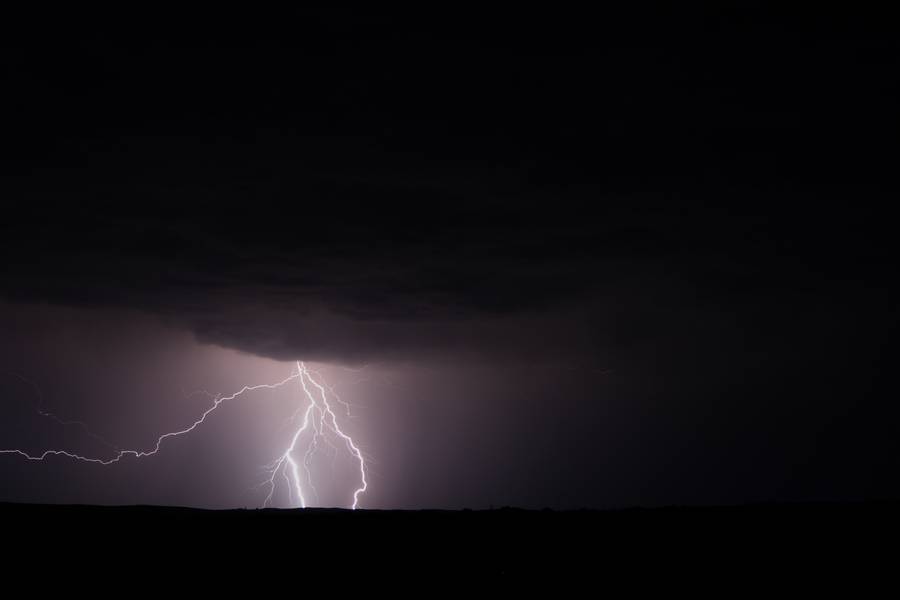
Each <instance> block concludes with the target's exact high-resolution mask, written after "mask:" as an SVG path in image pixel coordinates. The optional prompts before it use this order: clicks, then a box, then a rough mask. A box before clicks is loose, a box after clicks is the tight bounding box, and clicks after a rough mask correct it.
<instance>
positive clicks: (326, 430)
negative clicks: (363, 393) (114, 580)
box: [0, 361, 368, 509]
mask: <svg viewBox="0 0 900 600" xmlns="http://www.w3.org/2000/svg"><path fill="white" fill-rule="evenodd" d="M296 366H297V371H296V372H294V373H291V375H290V376H289V377H287V378H285V379H283V380H281V381H279V382H277V383H264V384H259V385H252V386H244V387H243V388H241V389H240V390H239V391H237V392H235V393H233V394H231V395H229V396H212V395H211V394H206V395H208V396H209V397H210V399H211V400H212V405H211V406H210V407H209V408H207V409H206V410H205V411H204V412H203V413H202V414H201V415H200V417H199V418H197V420H195V421H194V422H193V423H191V425H190V426H188V427H185V428H184V429H180V430H177V431H170V432H168V433H164V434H162V435H160V436H159V437H158V438H157V439H156V443H155V444H154V445H153V446H152V447H151V448H149V449H145V450H127V449H126V450H122V449H116V448H115V447H113V446H112V445H110V444H107V445H108V446H110V447H111V448H113V449H114V450H115V454H114V455H113V456H112V457H110V458H96V457H90V456H84V455H81V454H78V453H76V452H71V451H68V450H45V451H43V452H41V453H39V454H32V453H30V452H26V451H25V450H21V449H15V448H13V449H4V450H0V454H12V455H18V456H20V457H22V458H25V459H27V460H30V461H43V460H46V459H47V458H49V457H51V456H62V457H66V458H70V459H74V460H78V461H82V462H87V463H95V464H99V465H111V464H113V463H117V462H119V461H121V460H122V459H124V458H126V457H133V458H144V457H147V456H153V455H154V454H156V453H158V452H159V451H160V448H161V447H162V443H163V441H165V440H167V439H168V438H174V437H178V436H182V435H185V434H188V433H190V432H192V431H194V430H195V429H196V428H197V427H199V426H200V425H201V424H202V423H203V422H204V421H206V418H207V417H208V416H209V415H210V414H212V413H213V412H214V411H215V410H216V409H217V408H219V406H221V405H222V403H224V402H226V401H229V400H234V399H235V398H237V397H239V396H241V395H243V394H246V393H247V392H253V391H256V390H263V389H268V390H274V389H277V388H280V387H282V386H284V385H286V384H288V383H290V382H291V381H294V380H299V383H300V388H301V389H302V391H303V395H304V398H305V399H306V401H307V402H308V404H307V405H306V407H305V409H298V410H297V412H296V413H295V415H294V416H295V417H296V416H297V415H298V414H299V413H300V412H301V411H302V412H303V422H302V423H301V425H300V426H299V427H298V428H297V429H296V430H295V431H294V433H293V436H292V437H291V443H290V444H289V445H288V447H287V448H286V449H285V451H284V452H283V453H282V454H281V456H279V457H278V458H277V459H276V460H275V461H274V462H273V463H271V464H270V465H268V467H267V468H268V471H269V474H270V477H269V479H268V480H267V481H266V483H267V484H269V493H268V495H267V496H266V498H265V501H264V502H263V506H264V507H265V506H269V505H270V504H271V502H272V499H273V496H274V494H275V491H276V488H277V482H276V478H278V477H279V476H280V477H281V478H282V479H283V480H284V481H285V483H286V485H287V494H288V500H289V502H291V503H293V502H294V500H295V499H296V501H297V502H298V505H299V506H300V507H301V508H305V507H306V506H307V498H308V497H309V495H310V492H311V493H312V495H313V496H316V497H317V496H318V493H317V492H316V488H315V485H314V484H313V481H312V475H311V472H310V468H309V466H310V460H311V459H312V457H313V456H314V455H315V453H316V452H317V450H318V449H319V447H320V444H323V443H324V444H327V445H328V446H329V447H331V448H335V446H334V444H333V443H332V442H331V441H330V440H329V439H328V436H329V435H330V436H332V437H334V438H336V439H339V440H341V441H342V442H343V443H344V445H345V446H346V448H347V451H348V453H349V454H350V455H351V457H352V458H353V459H355V460H356V461H357V462H358V464H359V477H360V484H359V487H357V488H356V490H354V492H353V503H352V505H351V508H353V509H356V508H358V506H359V497H360V495H361V494H363V493H364V492H365V491H366V490H367V489H368V482H367V479H366V461H365V458H364V457H363V454H362V452H361V451H360V449H359V447H358V446H357V445H356V443H355V442H354V441H353V439H352V438H351V437H350V436H349V435H347V434H346V433H345V432H344V431H343V430H342V429H341V427H340V425H339V423H338V419H337V417H336V415H335V413H334V411H333V410H332V408H331V404H330V403H329V401H328V393H327V392H326V388H327V386H326V385H324V384H321V383H319V382H318V381H316V380H315V379H314V378H313V373H312V372H311V371H310V370H309V369H308V368H307V367H306V365H305V364H304V363H303V362H302V361H297V363H296ZM19 378H20V379H23V381H26V382H27V383H29V384H31V382H29V381H27V380H25V379H24V378H22V377H19ZM31 385H32V386H33V385H34V384H31ZM327 389H328V390H330V391H331V388H327ZM35 390H36V391H37V387H36V386H35ZM204 393H205V392H204ZM331 394H332V396H333V397H334V398H336V399H337V400H338V402H340V403H341V404H343V405H345V403H344V402H343V401H342V400H341V399H340V398H339V397H338V396H337V395H336V394H334V392H333V391H331ZM345 406H346V405H345ZM38 412H39V414H41V415H42V416H48V417H51V418H53V419H54V420H56V421H57V422H59V423H61V424H70V423H73V424H79V425H81V426H82V427H83V428H84V429H85V430H86V431H88V432H89V433H91V435H92V437H95V438H96V437H97V436H95V435H94V434H93V433H92V432H90V430H89V429H87V426H86V425H84V424H83V423H81V422H80V421H78V422H74V421H73V422H65V421H62V420H60V419H58V418H57V417H55V416H54V415H52V414H51V413H47V412H46V411H44V410H43V409H42V408H39V409H38ZM348 412H349V410H348ZM306 437H308V438H309V439H308V443H307V445H306V448H305V451H304V454H303V456H302V458H300V457H298V456H297V455H296V453H297V451H298V446H299V445H300V442H301V440H302V439H303V438H306ZM101 441H102V440H101ZM335 449H336V448H335ZM301 471H302V475H301Z"/></svg>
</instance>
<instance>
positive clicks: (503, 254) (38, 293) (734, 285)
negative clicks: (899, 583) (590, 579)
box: [0, 3, 900, 508]
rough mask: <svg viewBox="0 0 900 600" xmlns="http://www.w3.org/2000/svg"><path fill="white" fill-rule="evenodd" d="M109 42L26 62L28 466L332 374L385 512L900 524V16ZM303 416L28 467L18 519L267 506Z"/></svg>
mask: <svg viewBox="0 0 900 600" xmlns="http://www.w3.org/2000/svg"><path fill="white" fill-rule="evenodd" d="M64 17H65V16H64ZM70 17H71V19H70V20H69V24H68V26H66V25H65V23H66V19H65V18H63V19H60V21H61V23H62V24H63V27H61V28H60V29H59V30H56V29H54V28H50V27H41V28H37V29H36V30H35V31H32V30H31V29H30V28H26V27H24V26H23V27H22V28H21V29H19V28H17V27H12V29H18V31H14V32H11V33H10V35H4V37H3V41H2V44H3V48H2V52H0V73H2V75H0V77H2V80H0V81H2V84H0V90H2V93H0V111H2V118H3V130H2V135H0V198H2V200H0V202H2V205H0V206H2V213H0V215H2V216H0V249H2V254H3V257H4V259H3V261H2V263H0V369H2V370H3V373H2V375H0V449H7V448H22V449H26V450H27V451H28V452H31V453H38V454H39V453H41V452H42V451H44V450H46V449H52V448H63V449H69V450H72V451H77V452H79V453H83V454H90V455H92V456H107V455H108V454H109V452H110V449H109V448H108V447H105V446H104V445H103V444H101V443H99V442H98V441H97V440H96V439H95V438H93V437H91V436H90V435H87V432H86V431H85V430H84V428H83V427H82V426H80V425H73V424H69V425H65V424H61V423H59V422H58V421H57V420H54V419H52V418H49V417H47V416H45V415H41V414H40V413H41V412H52V414H54V415H56V416H57V417H58V419H59V420H63V421H74V420H77V421H83V422H84V423H86V424H87V425H88V426H89V427H90V429H91V431H92V432H94V433H96V434H97V435H99V436H101V437H103V438H104V439H105V440H108V441H109V442H110V443H111V444H112V445H114V446H117V447H120V448H126V447H127V448H144V447H146V446H148V445H150V446H152V444H153V443H154V440H155V439H156V437H157V436H158V435H160V434H162V433H163V432H165V431H169V430H172V429H178V428H180V427H183V426H184V425H185V424H189V423H190V422H192V421H193V420H194V419H195V418H196V417H197V415H198V414H199V413H200V412H202V411H203V410H204V409H205V407H206V406H207V405H208V403H209V399H208V398H206V397H202V396H196V395H194V396H191V395H190V392H191V391H193V390H197V389H204V390H208V391H210V392H211V393H222V394H228V393H233V392H235V391H237V390H238V389H240V388H241V387H242V386H244V385H253V384H259V383H266V382H275V381H279V380H282V379H284V378H285V377H287V376H288V375H290V374H291V372H292V371H291V369H292V368H295V362H294V361H297V360H303V361H307V362H308V363H309V364H311V365H316V366H317V368H318V369H319V372H320V373H321V375H322V379H323V380H324V381H327V382H328V383H329V384H330V385H332V386H334V388H335V389H336V390H339V391H340V393H341V394H342V397H344V398H345V399H346V400H347V401H348V402H349V403H350V404H351V406H352V411H351V412H352V417H350V418H348V419H347V420H346V421H345V423H346V427H347V430H348V431H349V432H351V433H352V435H353V436H354V439H356V440H357V441H358V442H359V444H360V446H361V447H362V448H363V449H364V450H365V451H366V453H367V456H370V457H371V463H370V467H371V469H370V473H371V480H370V487H369V490H368V491H367V493H366V494H365V495H364V496H363V497H362V501H361V505H362V506H363V507H367V508H423V507H441V508H444V507H446V508H463V507H472V508H487V507H489V506H504V505H511V506H523V507H530V508H538V507H545V506H549V507H554V508H574V507H596V508H603V507H621V506H632V505H644V506H657V505H669V504H703V505H707V504H722V503H752V502H761V501H791V500H854V499H874V498H897V497H898V496H900V477H898V473H900V470H898V468H900V436H898V427H900V408H898V405H897V398H898V397H900V396H898V393H897V392H898V389H897V387H898V386H897V383H896V376H895V370H896V365H897V358H898V347H897V341H896V340H897V338H896V332H897V325H898V313H897V308H896V307H897V304H896V285H895V278H896V274H895V259H894V255H895V253H896V250H897V242H896V239H895V235H896V232H895V229H896V221H895V220H894V219H893V218H892V217H890V216H889V215H890V213H891V211H890V210H889V207H890V206H891V204H892V203H893V202H894V201H895V200H896V198H897V197H898V184H897V177H896V166H897V165H898V164H900V152H898V145H897V140H898V139H900V138H898V133H900V131H898V115H900V111H898V99H900V98H898V96H900V93H898V92H900V47H898V46H900V44H898V38H897V36H896V32H894V31H892V30H891V28H890V27H889V26H888V21H886V20H884V19H881V18H879V16H878V15H874V14H870V15H848V14H837V13H835V14H828V13H826V12H825V11H824V10H822V11H820V12H818V13H815V14H813V13H806V12H789V11H787V10H786V9H781V10H780V11H777V10H762V9H758V8H753V7H751V6H749V3H748V4H747V5H745V6H744V7H743V8H730V9H724V8H722V9H703V10H686V9H683V8H677V9H676V8H670V9H665V10H664V9H658V10H650V9H646V10H644V9H642V10H641V11H635V12H630V11H627V10H624V9H623V10H608V11H606V12H603V13H590V14H588V13H584V14H577V13H567V14H563V13H558V14H544V13H537V12H535V13H524V12H517V13H504V14H500V13H497V14H487V13H481V12H478V13H469V14H463V13H458V14H425V13H403V14H393V15H391V14H382V13H374V12H373V13H371V14H362V13H352V14H350V13H347V12H343V11H338V10H335V11H316V12H308V11H302V10H297V11H294V12H288V13H275V12H273V13H270V14H266V15H253V16H250V15H243V14H232V15H221V14H218V15H214V16H213V15H179V16H178V18H177V19H176V18H174V17H171V16H167V17H162V16H156V17H154V16H147V15H140V16H135V15H124V14H123V15H110V14H104V15H103V16H102V18H101V17H100V16H99V15H90V14H86V13H78V14H73V15H70ZM25 19H26V18H25V17H24V16H23V20H25ZM10 22H11V23H14V22H15V20H14V19H12V20H11V21H10ZM103 24H108V26H102V27H96V26H97V25H103ZM95 30H96V31H95ZM38 390H39V392H38ZM297 401H298V395H297V390H296V389H283V390H282V389H279V390H277V391H274V392H271V393H259V394H253V395H248V396H244V397H241V398H240V399H237V400H235V402H233V403H229V404H227V405H226V404H223V405H222V407H221V408H220V409H217V411H216V413H215V414H214V415H213V416H211V417H210V419H209V420H208V421H207V422H205V423H204V424H203V426H202V427H201V428H198V430H197V431H196V432H194V433H193V434H192V435H191V436H189V437H188V436H185V437H181V438H178V439H177V440H171V441H170V443H167V444H166V445H165V446H164V447H163V449H162V450H161V452H160V453H159V454H158V455H154V456H152V457H147V458H142V459H140V460H132V459H124V460H122V461H121V462H120V463H116V464H114V465H110V466H108V467H104V466H98V465H93V464H84V463H78V462H77V461H72V460H68V459H66V458H65V457H51V458H49V459H47V460H45V461H44V462H39V463H38V462H29V461H26V460H23V459H22V458H20V457H18V456H15V455H0V500H14V501H22V502H86V503H102V504H129V503H153V504H174V505H189V506H199V507H216V508H224V507H240V506H258V505H259V504H260V503H261V501H262V499H263V497H264V496H265V492H264V491H263V492H260V490H259V489H256V490H254V489H252V488H253V487H254V486H255V485H257V484H259V483H260V482H261V481H263V480H264V479H265V472H264V471H263V470H262V466H263V465H265V464H267V463H269V462H270V461H271V460H272V459H273V458H275V457H276V456H277V455H278V454H279V453H280V451H281V450H280V448H282V446H284V441H285V436H286V435H289V434H290V430H289V429H288V428H286V426H285V420H286V419H287V418H288V417H290V416H291V413H292V412H293V411H294V409H295V407H296V404H295V403H296V402H297ZM345 463H346V464H345ZM324 468H325V467H322V469H324ZM329 469H332V470H330V471H328V472H327V473H326V471H325V470H323V471H322V472H321V474H322V477H323V478H324V479H327V480H328V481H329V482H330V483H328V484H323V485H324V488H323V492H322V502H321V503H322V504H327V505H339V506H340V505H346V504H347V497H348V493H352V490H353V484H352V482H350V483H348V481H349V479H350V478H352V464H350V463H349V462H347V461H344V462H342V460H341V459H340V458H339V459H338V460H337V462H336V463H335V464H334V465H333V467H329ZM328 473H331V475H328ZM326 475H327V476H326ZM286 503H287V498H286V497H285V498H280V499H279V502H278V504H279V505H285V504H286Z"/></svg>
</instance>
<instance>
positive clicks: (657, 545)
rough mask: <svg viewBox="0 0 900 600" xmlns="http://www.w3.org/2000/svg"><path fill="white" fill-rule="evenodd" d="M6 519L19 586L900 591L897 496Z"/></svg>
mask: <svg viewBox="0 0 900 600" xmlns="http://www.w3.org/2000/svg"><path fill="white" fill-rule="evenodd" d="M0 515H2V516H0V523H2V528H3V538H4V546H5V548H6V550H7V551H8V555H7V556H6V557H5V559H4V567H5V568H4V570H5V571H6V573H7V577H9V575H15V574H22V575H25V574H26V573H27V574H28V575H27V577H28V578H29V581H34V580H33V579H31V578H32V577H33V575H32V574H31V569H28V570H26V569H25V567H30V568H34V567H38V571H37V572H39V573H42V574H44V575H45V576H42V577H40V578H39V581H40V583H41V585H42V586H45V585H47V584H49V585H62V586H66V587H68V586H70V585H77V586H78V588H79V590H81V591H88V590H93V591H96V592H98V593H99V592H100V591H102V590H108V591H116V589H117V588H115V586H116V585H122V584H121V583H114V582H113V581H112V580H111V578H110V574H111V573H115V574H116V575H117V576H118V575H122V576H123V578H122V579H121V581H122V582H130V583H125V584H124V585H126V586H128V587H127V591H129V592H131V591H133V586H134V585H140V586H141V587H142V588H143V586H144V585H148V586H151V587H155V586H160V588H161V589H172V588H171V587H170V586H178V587H179V588H180V589H188V588H195V587H196V588H200V589H203V590H205V591H207V592H208V591H210V590H212V589H225V590H230V591H235V590H236V589H238V588H234V587H233V586H240V585H246V584H251V585H257V586H258V587H257V588H256V592H257V593H259V594H265V593H266V590H267V589H270V588H271V589H272V590H285V592H286V593H289V592H290V586H292V585H294V586H296V590H295V591H296V592H297V594H299V595H304V594H305V593H306V592H308V591H309V590H310V589H311V588H310V586H313V587H316V588H318V587H320V586H325V587H334V588H335V589H339V590H340V591H342V592H346V591H348V590H350V589H351V588H359V589H388V590H393V589H396V588H397V587H405V586H406V585H408V584H409V583H410V582H419V581H421V582H422V584H419V583H416V584H415V586H414V589H417V590H419V591H420V592H422V593H425V592H427V593H426V594H425V595H427V596H431V595H432V594H436V593H438V592H443V591H446V590H445V589H444V586H446V585H451V586H456V585H459V584H460V583H463V584H468V583H469V582H472V583H475V582H478V581H485V580H493V581H495V582H496V581H501V582H505V583H503V585H506V584H507V583H509V584H515V583H526V584H527V583H529V582H532V581H544V582H550V583H551V584H553V585H554V587H556V586H563V587H567V586H569V585H571V584H573V583H574V582H578V584H579V587H580V589H581V590H583V591H587V590H586V588H584V584H588V585H594V586H596V588H595V590H608V591H614V590H618V589H621V586H623V585H624V586H627V588H628V589H630V590H632V591H636V590H638V589H641V590H645V589H648V588H649V589H658V590H661V591H674V590H682V589H686V588H689V589H692V590H695V589H698V588H704V589H707V590H710V591H713V592H717V593H719V592H720V593H722V594H727V595H728V596H729V597H731V596H732V595H733V594H734V593H736V592H740V591H748V590H757V591H758V590H763V591H765V592H766V593H769V592H771V593H778V594H779V595H780V594H782V593H785V592H789V591H791V590H795V591H799V592H803V593H806V592H809V591H810V590H827V591H831V592H834V591H841V590H843V591H846V592H851V593H858V592H859V591H862V590H863V589H865V588H867V587H869V586H876V587H881V588H882V589H883V586H884V585H896V573H897V571H896V568H897V562H896V559H897V552H896V548H897V533H898V531H900V527H898V523H900V504H898V503H897V502H878V503H860V504H797V505H756V506H746V507H712V508H663V509H630V510H620V511H569V512H557V511H525V510H517V509H505V508H504V509H499V510H491V511H459V512H456V511H366V510H360V511H356V512H351V511H346V510H326V509H312V510H233V511H206V510H194V509H186V508H164V507H147V506H132V507H98V506H61V505H60V506H48V505H21V504H0ZM12 549H14V550H12ZM420 585H424V586H426V587H420ZM110 586H113V587H110ZM435 586H437V587H435ZM470 589H472V590H476V591H477V590H479V589H481V588H470ZM118 591H119V592H121V591H122V590H121V589H119V590H118ZM141 591H142V594H143V593H144V592H147V591H148V590H146V589H142V590H141ZM884 591H888V590H887V589H885V590H884ZM279 593H281V592H279ZM255 595H256V594H255ZM292 595H293V594H292Z"/></svg>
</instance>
